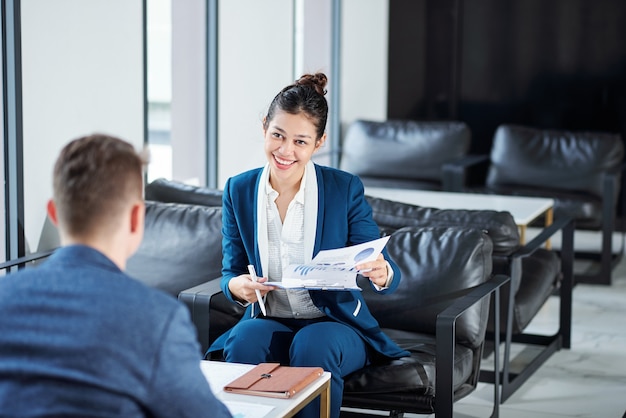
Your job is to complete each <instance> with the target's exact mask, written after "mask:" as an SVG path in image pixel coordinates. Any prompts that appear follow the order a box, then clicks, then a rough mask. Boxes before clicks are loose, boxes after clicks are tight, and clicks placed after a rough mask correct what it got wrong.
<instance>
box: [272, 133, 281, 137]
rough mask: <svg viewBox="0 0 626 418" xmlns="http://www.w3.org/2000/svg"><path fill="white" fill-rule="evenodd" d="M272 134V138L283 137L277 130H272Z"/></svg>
mask: <svg viewBox="0 0 626 418" xmlns="http://www.w3.org/2000/svg"><path fill="white" fill-rule="evenodd" d="M272 136H273V137H274V138H282V137H283V136H282V135H281V134H279V133H278V132H274V133H273V134H272Z"/></svg>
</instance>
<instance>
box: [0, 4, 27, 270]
mask: <svg viewBox="0 0 626 418" xmlns="http://www.w3.org/2000/svg"><path fill="white" fill-rule="evenodd" d="M1 4H2V67H3V68H2V84H3V89H2V90H3V98H2V99H3V104H4V109H3V110H4V114H3V118H4V121H3V122H4V123H3V125H4V126H3V128H4V180H5V183H4V184H5V185H4V193H5V211H6V216H5V220H4V221H5V225H6V259H7V260H10V259H17V258H20V257H23V256H24V255H25V254H26V238H25V237H24V159H23V127H22V51H21V49H22V48H21V45H22V42H21V12H20V11H21V8H20V4H21V3H20V0H2V1H1Z"/></svg>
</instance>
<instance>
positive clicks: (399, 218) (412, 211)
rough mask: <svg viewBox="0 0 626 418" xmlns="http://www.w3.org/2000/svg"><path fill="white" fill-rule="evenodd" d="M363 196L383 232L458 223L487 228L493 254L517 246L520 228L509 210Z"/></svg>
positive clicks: (465, 225)
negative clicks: (430, 205)
mask: <svg viewBox="0 0 626 418" xmlns="http://www.w3.org/2000/svg"><path fill="white" fill-rule="evenodd" d="M366 200H367V202H368V203H369V204H370V206H371V207H372V212H373V217H374V221H376V223H377V224H378V227H379V228H380V230H381V232H382V233H383V234H387V235H388V234H391V233H392V232H393V231H395V230H397V229H399V228H402V227H404V226H436V225H439V226H459V227H469V228H480V229H482V230H484V231H486V232H487V234H488V235H489V238H491V241H492V243H493V253H494V254H499V255H508V254H511V253H512V252H513V251H515V250H517V249H518V248H519V246H520V236H519V230H518V228H517V225H516V224H515V220H514V219H513V216H512V215H511V214H510V213H509V212H500V211H493V210H463V209H436V208H427V207H422V206H416V205H411V204H408V203H402V202H396V201H393V200H387V199H381V198H377V197H371V196H366Z"/></svg>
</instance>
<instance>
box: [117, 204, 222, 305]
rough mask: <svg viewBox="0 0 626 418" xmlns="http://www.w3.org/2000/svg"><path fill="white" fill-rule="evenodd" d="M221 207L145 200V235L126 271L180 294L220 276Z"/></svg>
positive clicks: (137, 277)
mask: <svg viewBox="0 0 626 418" xmlns="http://www.w3.org/2000/svg"><path fill="white" fill-rule="evenodd" d="M221 229H222V208H221V207H208V206H198V205H185V204H178V203H162V202H151V201H146V221H145V233H144V238H143V240H142V242H141V245H140V246H139V248H138V250H137V252H136V253H135V254H134V255H133V256H132V257H131V258H130V259H129V260H128V263H127V266H126V272H127V273H128V274H129V275H130V276H132V277H135V278H136V279H138V280H140V281H142V282H144V283H146V284H148V285H150V286H153V287H156V288H159V289H162V290H164V291H166V292H167V293H169V294H171V295H172V296H174V297H178V293H179V292H180V291H181V290H184V289H188V288H190V287H193V286H196V285H198V284H200V283H203V282H206V281H208V280H211V279H215V278H218V277H220V276H221V267H222V231H221Z"/></svg>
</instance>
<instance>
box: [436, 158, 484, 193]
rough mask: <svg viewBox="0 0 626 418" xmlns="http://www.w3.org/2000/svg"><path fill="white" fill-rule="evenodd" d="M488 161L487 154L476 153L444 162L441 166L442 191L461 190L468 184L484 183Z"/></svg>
mask: <svg viewBox="0 0 626 418" xmlns="http://www.w3.org/2000/svg"><path fill="white" fill-rule="evenodd" d="M488 163H489V156H488V155H476V154H469V155H466V156H464V157H461V158H459V159H457V160H454V161H448V162H447V163H444V164H443V166H442V167H441V170H442V182H443V185H442V188H443V191H447V192H462V191H464V190H465V189H466V188H467V186H469V185H470V184H481V185H482V184H484V183H485V181H484V179H485V177H486V172H487V167H488ZM470 170H471V171H470ZM470 174H471V175H470Z"/></svg>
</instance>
